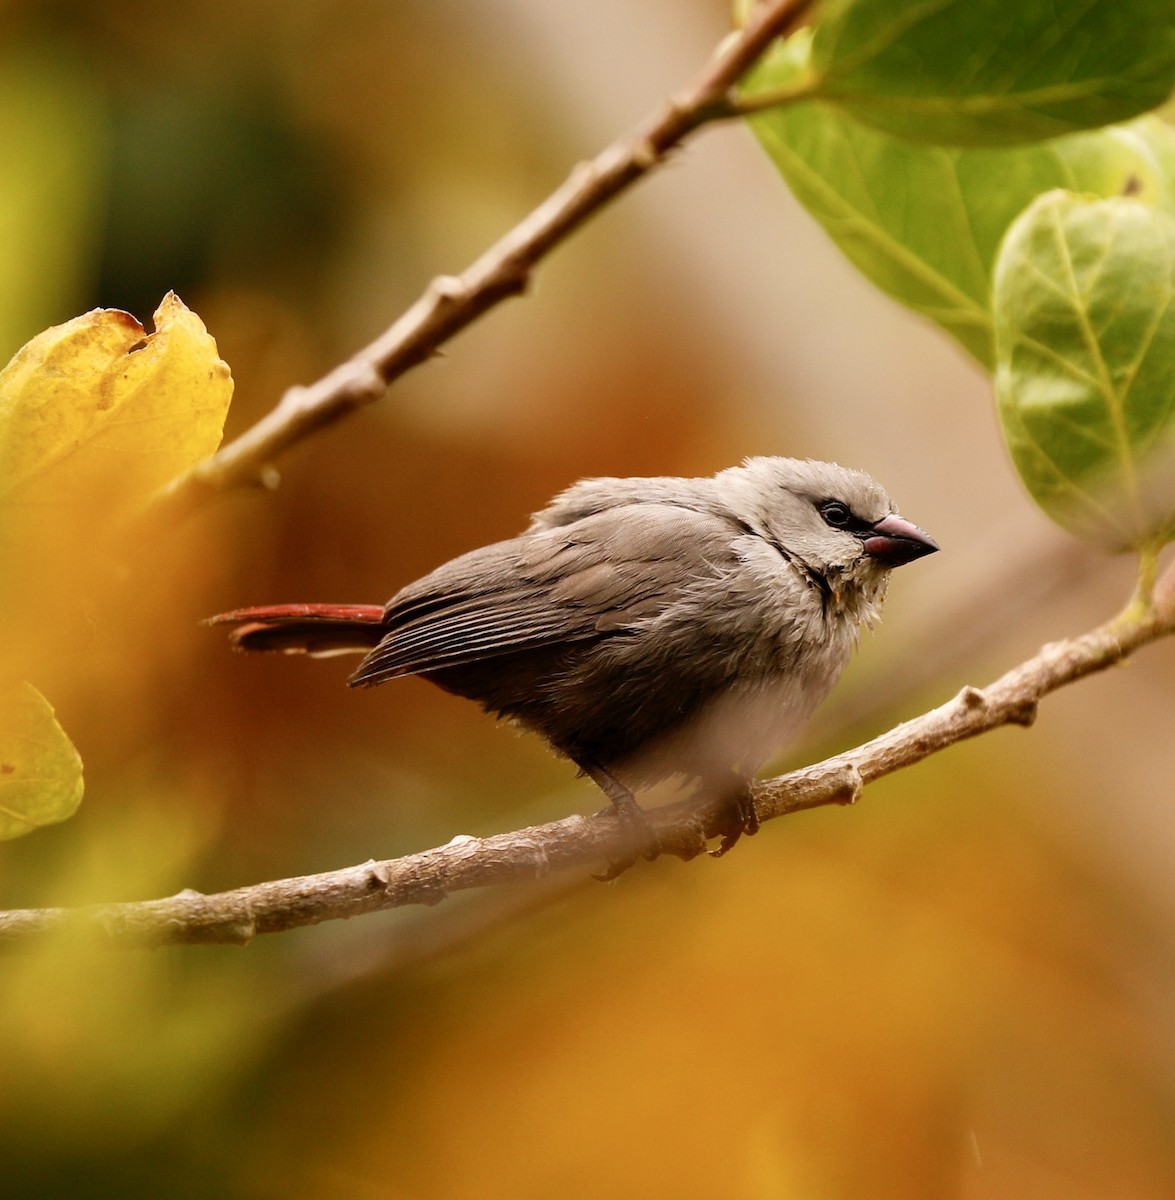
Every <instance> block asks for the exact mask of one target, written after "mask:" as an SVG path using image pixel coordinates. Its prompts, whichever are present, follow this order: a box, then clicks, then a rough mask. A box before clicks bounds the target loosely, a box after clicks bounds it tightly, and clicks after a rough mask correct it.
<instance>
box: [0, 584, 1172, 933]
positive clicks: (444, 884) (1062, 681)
mask: <svg viewBox="0 0 1175 1200" xmlns="http://www.w3.org/2000/svg"><path fill="white" fill-rule="evenodd" d="M1171 633H1175V567H1171V568H1169V569H1168V570H1167V572H1166V573H1165V575H1164V577H1163V578H1162V579H1160V581H1159V583H1158V586H1157V587H1156V589H1155V591H1154V599H1153V600H1152V599H1151V598H1150V596H1149V595H1145V594H1144V595H1140V596H1139V597H1136V598H1135V600H1134V601H1133V602H1132V604H1131V605H1130V606H1129V607H1128V608H1127V610H1126V611H1125V612H1124V613H1123V614H1122V615H1121V616H1119V617H1117V618H1115V619H1114V620H1113V621H1110V622H1109V623H1107V624H1105V625H1102V626H1100V627H1098V628H1097V629H1094V630H1092V631H1090V632H1089V633H1086V634H1083V635H1081V636H1080V637H1075V638H1069V639H1066V640H1064V641H1059V642H1054V643H1051V644H1050V645H1047V646H1045V647H1043V648H1042V649H1041V650H1040V651H1039V653H1037V654H1036V655H1034V656H1033V657H1032V658H1030V659H1028V660H1027V661H1026V662H1024V663H1021V664H1020V665H1019V666H1017V667H1014V668H1013V669H1012V670H1011V671H1008V672H1007V673H1006V674H1005V675H1002V676H1001V677H1000V678H999V679H997V680H996V681H995V682H994V683H992V684H990V685H989V686H988V687H986V688H983V689H979V688H973V687H965V688H963V690H962V691H961V692H959V694H958V695H957V696H955V697H954V699H952V700H950V701H948V702H947V703H946V704H943V705H941V706H939V707H938V708H935V709H932V710H931V711H930V712H927V713H924V714H923V715H922V716H920V717H916V718H914V719H913V720H911V721H907V722H905V723H904V724H902V725H899V726H897V727H896V728H895V729H892V730H890V731H889V732H888V733H885V734H882V735H881V736H880V737H877V738H874V739H873V740H872V741H870V742H866V743H865V744H864V745H861V746H858V747H857V748H856V749H853V750H849V751H846V752H845V753H843V754H838V755H835V756H834V757H832V758H829V759H826V760H825V761H823V762H821V763H817V764H815V765H813V766H810V767H804V768H803V769H801V770H799V771H793V772H791V773H789V774H787V775H781V776H779V777H777V778H775V779H769V780H765V781H763V782H762V783H760V784H758V785H757V786H756V789H755V804H756V808H757V810H758V813H759V818H760V820H761V821H767V820H771V819H772V818H774V817H780V816H784V815H785V814H787V813H792V812H798V811H800V810H801V809H808V808H816V807H818V806H820V805H825V804H847V803H853V802H854V801H856V800H857V799H858V798H859V796H860V794H861V791H862V789H863V788H864V786H865V785H866V784H867V783H870V782H872V781H873V780H875V779H879V778H881V777H882V776H884V775H889V774H891V773H893V772H894V771H898V770H900V769H902V768H903V767H908V766H911V765H912V764H914V763H916V762H920V761H921V760H922V759H924V758H926V757H928V756H929V755H931V754H934V753H936V752H938V751H939V750H944V749H946V747H948V746H952V745H954V744H955V743H956V742H960V741H963V740H964V739H966V738H971V737H975V736H976V735H978V734H981V733H986V732H988V731H989V730H992V729H997V728H999V727H1001V726H1003V725H1029V724H1031V723H1032V721H1033V720H1034V718H1035V716H1036V710H1037V705H1038V704H1039V702H1040V700H1041V699H1042V698H1043V697H1044V696H1046V695H1048V694H1049V693H1050V692H1053V691H1056V690H1057V689H1058V688H1061V687H1064V686H1065V685H1066V684H1070V683H1073V682H1074V681H1076V680H1078V679H1081V678H1084V677H1085V676H1087V675H1091V674H1093V673H1095V672H1097V671H1102V670H1104V669H1105V668H1107V667H1110V666H1112V665H1113V664H1115V663H1118V662H1121V661H1122V660H1123V659H1124V658H1126V657H1128V656H1129V655H1130V654H1132V653H1134V651H1136V650H1138V649H1139V648H1140V647H1142V646H1144V645H1146V644H1147V643H1149V642H1152V641H1154V640H1156V639H1157V638H1160V637H1164V636H1167V635H1170V634H1171ZM724 815H725V814H723V813H722V811H721V810H720V809H719V808H718V807H716V806H706V807H697V806H693V805H689V804H677V805H672V806H669V807H666V808H662V809H657V810H655V811H652V812H650V813H649V820H650V824H651V825H652V827H653V829H654V830H655V831H656V834H657V838H658V840H659V843H660V845H661V847H662V849H663V851H664V852H666V853H671V854H677V855H679V856H681V857H683V858H689V857H692V856H693V855H694V854H696V853H697V852H698V850H699V849H700V846H701V839H702V838H703V837H704V836H714V835H716V834H717V833H718V832H719V831H720V828H721V825H722V822H723V819H724ZM628 836H629V833H628V830H627V828H626V826H625V825H624V824H623V823H621V822H618V821H617V820H616V818H615V817H614V815H613V814H612V812H611V811H606V812H602V813H596V814H594V815H593V816H590V817H582V816H573V817H567V818H565V819H564V820H561V821H555V822H552V823H550V824H547V825H539V826H534V827H532V828H530V829H522V830H518V831H516V832H512V833H502V834H496V835H494V836H493V837H487V838H473V837H457V838H454V839H453V840H452V841H451V842H449V843H448V844H447V845H444V846H439V847H437V848H436V849H433V850H426V851H424V852H423V853H420V854H412V855H408V856H407V857H405V858H398V859H391V860H388V861H385V862H368V863H363V864H362V865H360V866H357V867H348V868H345V869H344V870H340V871H328V872H326V873H324V874H321V875H307V876H302V877H300V878H295V879H282V880H276V881H274V882H271V883H261V884H256V885H254V886H252V887H243V888H237V889H236V890H235V891H231V892H221V893H219V894H217V895H212V896H205V895H202V894H200V893H198V892H192V891H183V892H180V893H179V894H178V895H176V896H172V897H169V898H167V899H162V900H148V901H142V902H132V903H126V904H107V905H93V906H89V907H85V908H78V909H64V908H44V909H26V910H17V911H12V912H6V913H0V941H3V942H9V943H13V942H19V941H21V940H23V939H26V938H29V937H31V936H34V935H37V934H44V933H47V932H51V931H54V930H59V929H69V930H84V931H88V932H91V933H93V934H95V935H97V936H98V937H100V938H101V939H103V940H105V941H107V942H109V943H110V944H125V943H142V942H150V943H210V942H219V943H237V944H243V943H245V942H247V941H249V940H250V939H251V938H253V937H255V936H256V935H257V934H261V933H276V932H279V931H282V930H287V929H294V928H297V927H299V926H302V925H315V924H318V923H319V922H322V921H330V920H336V919H338V918H341V917H354V916H358V915H360V914H361V913H367V912H375V911H378V910H381V909H388V908H397V907H400V906H403V905H408V904H436V903H439V902H440V901H441V900H443V899H444V898H445V897H446V896H448V895H450V894H451V893H453V892H458V891H464V890H467V889H470V888H481V887H490V886H494V885H500V884H503V883H507V882H511V881H515V880H527V879H535V878H540V877H543V876H546V875H548V874H550V873H552V872H556V871H567V870H573V869H578V870H583V869H586V868H588V867H591V866H594V865H596V864H598V863H601V862H605V861H608V860H612V859H618V858H621V857H623V856H624V855H625V853H626V851H627V850H628V846H627V844H626V839H627V837H628Z"/></svg>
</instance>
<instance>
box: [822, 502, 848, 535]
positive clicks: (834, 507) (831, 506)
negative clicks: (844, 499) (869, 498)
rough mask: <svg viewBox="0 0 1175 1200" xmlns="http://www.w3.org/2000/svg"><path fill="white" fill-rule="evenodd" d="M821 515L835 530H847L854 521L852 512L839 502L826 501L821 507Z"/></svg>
mask: <svg viewBox="0 0 1175 1200" xmlns="http://www.w3.org/2000/svg"><path fill="white" fill-rule="evenodd" d="M820 515H821V516H822V517H823V518H824V520H825V521H826V522H827V524H829V525H831V526H832V527H833V529H847V528H848V527H849V525H850V524H851V523H852V520H853V513H852V510H851V509H850V508H849V506H848V505H847V504H842V503H841V502H840V501H839V500H825V501H824V503H823V504H821V505H820Z"/></svg>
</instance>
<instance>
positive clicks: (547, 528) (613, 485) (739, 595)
mask: <svg viewBox="0 0 1175 1200" xmlns="http://www.w3.org/2000/svg"><path fill="white" fill-rule="evenodd" d="M937 549H938V546H937V544H936V543H935V542H934V540H933V539H932V538H931V537H929V536H928V535H927V534H926V533H924V532H923V531H922V530H921V529H919V528H918V527H917V526H916V525H912V524H911V523H910V522H909V521H907V520H905V519H904V518H902V517H900V516H898V514H897V513H896V512H895V511H894V505H893V503H892V502H891V501H890V499H889V497H888V496H887V495H886V493H885V492H884V491H883V490H882V489H881V487H880V486H878V484H877V483H875V482H874V481H873V479H871V478H870V477H869V476H868V475H866V474H864V473H863V472H861V471H854V470H849V469H847V468H845V467H840V466H837V465H835V464H833V463H824V462H813V461H810V460H798V459H792V458H750V459H747V460H746V462H744V463H743V465H742V466H738V467H731V468H730V469H729V470H725V471H720V472H719V473H718V474H717V475H715V476H714V477H713V478H710V479H677V478H668V477H666V478H653V479H585V480H582V481H581V482H579V483H577V484H575V485H574V486H573V487H570V488H568V489H567V491H565V492H563V493H562V494H561V495H559V496H557V497H556V498H555V499H554V500H553V501H552V502H551V504H550V505H548V507H547V508H545V509H543V510H542V511H541V512H539V513H537V514H536V515H535V516H534V518H533V519H532V521H531V524H530V527H529V528H528V529H527V530H526V532H525V533H523V534H521V535H519V536H518V537H515V538H511V539H509V540H508V541H504V542H496V543H494V544H493V545H491V546H485V547H483V548H482V549H480V550H474V551H471V552H470V553H469V554H463V555H461V556H460V557H459V558H455V559H453V560H452V561H451V562H448V563H445V564H444V565H443V566H441V567H438V568H437V569H436V570H435V571H433V572H432V573H431V574H429V575H426V576H424V578H423V579H419V580H417V581H416V582H415V583H410V584H408V586H407V587H405V588H403V589H401V590H400V591H399V592H398V593H397V594H396V595H395V596H393V597H392V599H391V600H390V601H389V602H388V603H387V605H386V606H384V607H383V608H380V607H377V606H369V605H349V604H289V605H280V606H274V607H267V608H244V609H239V610H237V611H235V612H230V613H224V614H222V615H221V616H219V617H214V618H213V621H214V622H217V623H223V622H230V623H233V624H235V625H236V628H235V629H234V630H233V631H232V635H231V636H232V641H233V644H234V645H235V646H236V647H238V648H239V649H242V650H263V651H283V652H286V653H305V654H311V655H331V654H341V653H347V652H352V651H354V652H361V653H365V654H366V657H365V658H364V659H363V661H362V662H361V663H360V664H359V668H358V670H356V672H355V673H354V674H353V675H352V676H351V679H350V683H351V686H352V687H370V686H372V685H374V684H377V683H383V682H385V681H386V680H388V679H395V678H397V677H399V676H401V675H423V676H424V677H425V678H426V679H429V680H431V681H432V682H433V683H435V684H437V685H438V686H440V687H442V688H444V689H445V690H446V691H449V692H454V693H456V694H457V695H459V696H466V697H468V698H469V699H471V700H477V701H479V702H480V703H481V704H482V706H483V707H484V708H486V709H487V710H488V711H490V712H492V713H495V714H497V715H499V716H503V717H508V718H510V719H512V720H514V721H516V722H517V723H518V724H520V725H522V726H524V727H525V728H527V729H532V730H534V731H535V732H536V733H540V734H541V735H542V736H543V737H544V738H546V740H547V741H548V742H549V743H550V744H551V745H552V746H553V747H554V748H555V749H556V750H557V751H559V752H560V753H561V754H564V755H566V756H567V757H568V758H569V759H571V761H572V762H574V763H575V764H576V765H577V766H578V767H579V768H580V770H581V771H582V772H583V773H584V774H586V775H588V776H590V777H591V778H592V779H593V780H594V781H595V782H596V783H597V784H598V785H599V786H600V788H602V789H603V791H604V793H605V794H606V795H607V796H608V798H609V799H610V800H611V801H612V803H613V804H614V805H615V806H616V808H617V810H618V812H619V815H620V816H622V817H624V818H626V819H627V820H628V821H629V822H630V823H632V824H634V825H641V824H642V823H643V815H642V811H641V809H640V808H639V807H638V806H637V805H636V802H635V800H634V798H633V789H638V790H639V789H643V788H645V787H648V786H650V785H651V784H653V783H656V782H658V781H661V780H663V779H666V778H667V777H669V776H672V775H681V776H683V777H687V778H689V779H692V780H695V781H698V783H700V786H701V788H702V790H703V792H704V793H705V794H706V795H707V796H710V797H714V796H718V797H720V798H721V799H722V800H723V802H724V804H725V805H726V806H727V808H728V811H729V812H730V814H731V819H730V822H729V825H728V829H727V832H726V833H725V834H724V836H723V838H722V844H721V846H720V847H719V848H718V850H717V851H716V853H719V854H721V853H724V852H725V851H726V850H728V849H729V848H730V847H731V846H732V845H733V844H734V842H735V841H737V839H738V836H739V834H740V833H743V832H747V833H753V832H755V830H756V829H757V828H758V819H757V817H756V815H755V810H754V805H753V803H752V802H751V799H750V780H751V779H752V778H753V777H754V775H755V773H756V772H757V771H758V770H759V769H760V768H761V767H762V766H763V764H764V763H765V762H766V761H767V760H768V759H769V758H771V757H772V756H773V755H774V754H775V753H777V752H778V751H779V750H780V749H781V748H782V747H783V746H784V745H786V743H787V742H788V741H789V740H790V738H791V737H792V736H793V735H794V733H795V732H796V731H797V729H798V728H799V726H800V725H801V724H802V723H803V722H804V721H805V720H806V719H807V717H808V716H809V715H810V713H811V712H812V710H813V709H814V708H815V707H816V705H817V704H819V703H820V701H821V700H823V699H824V697H825V696H826V695H827V694H828V692H829V691H830V690H831V689H832V687H833V685H834V684H835V683H836V680H837V678H838V677H839V676H840V673H841V671H842V670H843V668H844V666H845V664H846V662H847V661H848V658H849V655H850V652H851V650H852V648H853V645H854V644H855V642H856V640H857V635H858V631H859V629H860V627H861V626H862V625H863V624H869V623H871V622H872V621H873V620H874V619H875V618H876V616H877V614H878V612H879V609H880V606H881V602H882V599H883V598H884V595H885V589H886V582H887V580H888V578H889V572H890V570H891V568H893V567H897V566H900V565H901V564H903V563H907V562H911V561H912V560H913V559H916V558H921V557H922V556H923V555H925V554H931V553H933V552H934V551H935V550H937ZM654 852H655V851H654Z"/></svg>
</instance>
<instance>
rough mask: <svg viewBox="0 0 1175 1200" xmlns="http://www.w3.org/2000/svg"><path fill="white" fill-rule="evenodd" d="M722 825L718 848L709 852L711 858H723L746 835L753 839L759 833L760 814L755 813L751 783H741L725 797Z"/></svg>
mask: <svg viewBox="0 0 1175 1200" xmlns="http://www.w3.org/2000/svg"><path fill="white" fill-rule="evenodd" d="M722 808H723V811H722V825H721V826H720V828H719V836H720V838H721V840H720V841H719V843H718V845H717V847H715V849H713V850H709V851H707V853H708V854H709V855H710V857H711V858H721V857H722V856H723V855H724V854H726V853H728V852H729V851H731V850H733V849H734V847H735V846H736V845H737V844H738V840H739V838H741V837H742V836H743V834H744V833H745V834H746V835H747V837H752V836H754V835H755V834H756V833H758V832H759V814H758V812H756V811H755V796H754V793H753V792H752V791H751V785H750V784H749V783H740V784H739V785H738V786H737V787H736V788H734V789H733V790H731V791H728V792H727V793H726V795H725V796H724V797H723V805H722Z"/></svg>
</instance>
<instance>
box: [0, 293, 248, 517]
mask: <svg viewBox="0 0 1175 1200" xmlns="http://www.w3.org/2000/svg"><path fill="white" fill-rule="evenodd" d="M232 388H233V384H232V376H231V375H230V373H229V369H228V366H227V364H226V363H224V362H223V361H222V360H221V359H220V357H219V356H218V355H217V353H216V343H215V342H214V341H213V339H212V338H211V337H210V336H209V334H208V332H207V330H206V329H205V328H204V325H203V322H201V320H200V318H199V317H197V316H196V315H195V313H193V312H191V311H190V310H189V309H187V308H186V307H185V306H184V304H183V303H182V302H181V301H180V299H179V298H178V297H177V296H176V295H175V294H174V293H168V295H167V296H165V297H164V299H163V302H162V303H161V304H160V306H159V308H158V310H157V311H156V313H155V332H154V333H151V334H144V330H143V327H142V326H141V325H140V324H139V322H138V321H136V320H135V318H134V317H132V316H130V314H128V313H124V312H119V311H118V310H116V309H96V310H95V311H94V312H90V313H86V314H85V315H84V316H81V317H76V318H74V320H72V321H67V322H66V323H65V324H64V325H57V326H55V327H54V328H52V329H47V330H46V331H45V332H44V333H41V334H38V335H37V336H36V337H35V338H33V339H32V341H30V342H29V343H28V344H27V345H25V346H24V347H23V348H22V349H21V350H19V351H18V352H17V354H16V356H15V357H14V358H13V359H12V361H11V362H10V363H9V364H8V366H7V367H5V368H4V370H3V371H2V372H0V506H3V507H4V508H8V509H9V511H8V514H7V516H8V520H9V522H13V521H14V520H16V521H19V517H18V515H17V513H18V512H19V511H20V510H25V509H26V508H27V510H28V511H29V512H30V514H31V513H32V512H33V511H35V510H43V509H44V508H45V507H48V508H50V509H57V508H59V507H60V506H62V505H66V506H68V505H69V504H70V503H71V502H76V501H79V500H83V501H94V502H97V503H99V504H100V506H101V513H100V514H91V516H93V515H103V514H105V515H109V514H111V513H113V512H114V511H115V510H116V509H117V508H119V507H120V506H121V505H123V504H126V503H128V502H134V501H136V500H141V499H145V498H146V497H147V496H148V495H150V494H151V493H152V492H154V491H155V490H156V489H157V488H159V487H162V486H163V484H165V483H166V482H167V481H168V480H169V479H171V478H173V477H174V476H176V475H178V474H180V472H182V471H184V470H186V469H187V468H188V467H190V466H192V465H193V464H194V463H196V462H198V461H199V460H200V459H202V458H205V457H206V456H207V455H209V454H211V453H212V452H213V451H214V450H215V449H216V447H217V445H218V444H219V443H220V437H221V431H222V429H223V426H224V418H225V414H226V413H227V411H228V405H229V400H230V399H231V398H232Z"/></svg>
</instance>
